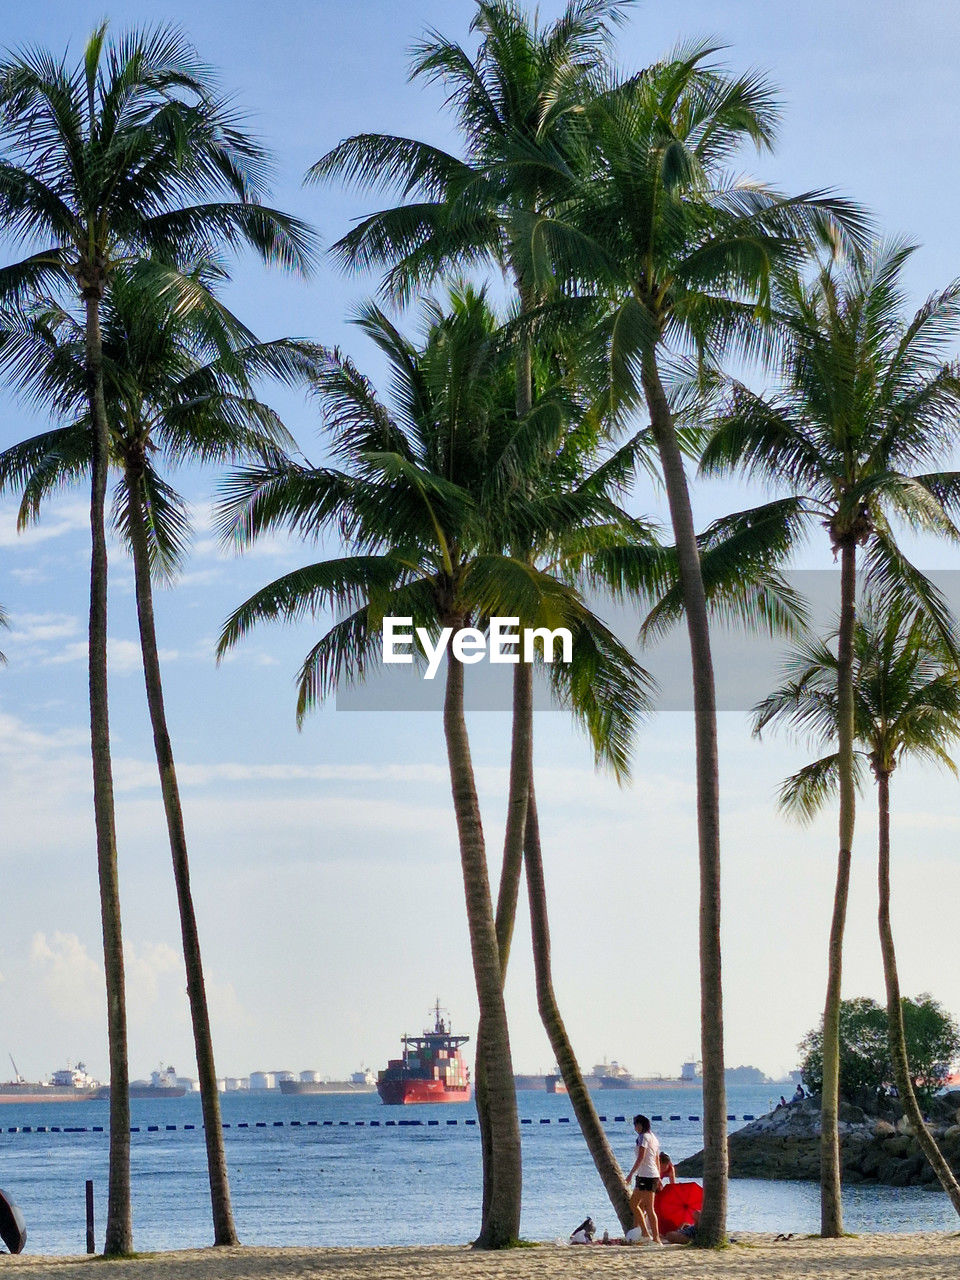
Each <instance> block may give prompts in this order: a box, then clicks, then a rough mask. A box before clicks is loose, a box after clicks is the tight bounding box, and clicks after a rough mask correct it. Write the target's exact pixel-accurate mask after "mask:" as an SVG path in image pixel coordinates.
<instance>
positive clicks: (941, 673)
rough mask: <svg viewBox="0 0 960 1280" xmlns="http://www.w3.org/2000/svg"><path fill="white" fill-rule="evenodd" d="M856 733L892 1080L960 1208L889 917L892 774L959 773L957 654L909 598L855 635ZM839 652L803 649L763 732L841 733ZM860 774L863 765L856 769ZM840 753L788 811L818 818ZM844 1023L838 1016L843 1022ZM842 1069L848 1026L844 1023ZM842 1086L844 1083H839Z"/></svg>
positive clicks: (805, 778)
mask: <svg viewBox="0 0 960 1280" xmlns="http://www.w3.org/2000/svg"><path fill="white" fill-rule="evenodd" d="M851 647H852V673H851V681H852V686H853V740H854V747H855V750H857V754H858V755H859V756H860V757H861V759H862V760H865V761H866V762H867V763H868V764H869V766H870V769H871V771H872V773H873V776H874V779H875V780H876V784H877V814H878V845H877V847H878V857H877V882H878V888H879V895H878V896H879V908H878V924H879V932H880V950H881V954H882V957H883V974H884V984H885V987H886V995H887V1041H888V1053H889V1061H890V1064H891V1070H892V1074H893V1082H894V1084H895V1085H896V1086H897V1092H898V1094H899V1097H900V1103H901V1106H902V1107H903V1113H904V1115H905V1116H906V1117H907V1119H908V1120H909V1121H910V1123H911V1125H912V1126H913V1129H914V1132H915V1133H916V1136H917V1141H918V1143H919V1144H920V1148H921V1150H922V1151H923V1153H924V1155H925V1156H926V1157H927V1160H928V1161H929V1163H930V1166H931V1167H932V1169H933V1170H934V1172H935V1173H936V1175H937V1178H938V1179H939V1181H940V1185H941V1186H942V1187H943V1189H944V1191H945V1192H946V1193H947V1195H948V1196H949V1197H950V1201H951V1203H952V1204H953V1207H954V1208H955V1209H956V1211H957V1213H960V1184H958V1182H957V1179H956V1178H955V1177H954V1174H953V1171H952V1170H951V1168H950V1165H949V1163H948V1162H947V1160H946V1159H945V1158H944V1155H943V1153H942V1152H941V1150H940V1148H939V1146H938V1145H937V1141H936V1139H935V1138H934V1136H933V1134H932V1133H931V1131H930V1129H929V1128H928V1126H927V1125H926V1123H925V1122H924V1118H923V1112H922V1110H921V1108H920V1104H919V1102H918V1101H917V1093H916V1089H915V1085H914V1072H911V1068H910V1063H909V1059H908V1055H907V1041H906V1032H905V1027H904V1011H903V1000H902V998H901V995H900V978H899V974H898V971H897V956H896V950H895V947H894V941H893V931H892V928H891V925H890V778H891V775H892V774H893V772H894V770H895V769H896V768H897V766H898V764H900V763H901V762H902V761H903V760H904V759H910V758H917V759H920V760H926V761H932V762H934V763H936V764H938V765H940V766H942V767H944V768H947V769H949V770H950V772H951V773H953V774H954V775H956V774H957V768H956V765H955V764H954V762H953V759H952V758H951V756H950V754H949V752H948V745H949V744H950V743H951V741H952V740H955V739H957V738H958V737H960V672H958V670H957V665H956V661H955V657H954V655H953V653H952V652H950V651H949V650H948V649H946V648H945V646H944V644H943V642H942V640H941V638H940V636H939V634H938V633H937V631H936V630H934V629H933V628H932V627H931V625H930V622H929V620H928V619H927V618H925V617H924V616H923V614H922V613H917V612H916V611H913V612H910V611H908V610H907V609H906V608H904V606H903V605H902V604H896V603H895V604H893V605H892V606H891V607H890V608H889V609H887V610H883V609H878V608H877V607H876V606H874V605H873V604H872V603H871V602H870V601H868V602H867V603H866V604H864V605H862V606H861V608H860V611H859V617H858V619H857V621H856V623H855V625H854V630H853V637H852V646H851ZM838 667H839V656H838V654H835V653H834V651H833V649H832V648H831V647H830V646H829V644H825V643H822V642H813V643H811V644H807V645H805V646H803V647H801V648H799V649H798V650H797V651H796V652H795V653H794V654H793V655H792V656H791V658H790V660H789V663H788V679H787V681H786V683H784V684H783V685H781V686H780V687H779V688H778V689H776V690H775V691H774V692H773V693H771V694H770V695H769V696H768V697H767V698H766V699H764V701H763V702H762V703H761V704H760V705H759V706H758V707H757V708H756V709H755V732H757V733H760V732H761V731H762V730H763V728H765V727H766V726H767V725H769V724H786V725H790V726H793V727H795V728H799V729H801V730H802V731H803V732H804V733H805V734H806V735H807V736H808V737H809V738H811V739H812V740H813V741H815V742H816V743H818V745H821V746H833V745H834V744H835V743H836V742H837V739H838V736H839V726H840V712H839V706H840V701H839V700H840V691H839V680H838V676H837V672H838ZM854 772H855V776H856V769H855V770H854ZM839 774H840V757H839V753H838V752H831V754H829V755H827V756H823V757H821V758H820V759H819V760H815V761H814V762H813V763H812V764H809V765H806V766H805V767H804V768H803V769H801V770H800V771H799V772H798V773H795V774H794V775H793V776H792V777H790V778H788V779H787V780H786V781H785V782H784V784H783V786H782V787H781V791H780V796H781V804H782V805H783V807H784V808H786V809H787V810H788V811H793V812H795V813H798V814H800V815H801V816H804V817H812V816H813V815H814V814H815V813H817V812H818V811H819V810H820V809H821V808H822V807H823V805H824V803H825V802H826V800H827V799H828V798H831V797H832V796H833V794H834V793H835V791H836V790H837V786H838V783H839ZM838 1027H839V1023H838ZM825 1028H826V1019H824V1024H823V1029H822V1030H821V1035H820V1042H821V1048H820V1058H821V1075H822V1077H823V1080H824V1082H825V1081H826V1071H827V1068H826V1062H827V1057H826V1035H825ZM837 1069H838V1076H839V1030H838V1068H837ZM838 1088H839V1086H838Z"/></svg>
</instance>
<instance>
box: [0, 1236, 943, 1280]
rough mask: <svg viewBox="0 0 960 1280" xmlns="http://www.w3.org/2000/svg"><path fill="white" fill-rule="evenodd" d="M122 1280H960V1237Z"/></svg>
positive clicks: (457, 1255)
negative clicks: (860, 1279) (861, 1279)
mask: <svg viewBox="0 0 960 1280" xmlns="http://www.w3.org/2000/svg"><path fill="white" fill-rule="evenodd" d="M102 1266H103V1260H102V1259H98V1258H96V1257H89V1258H88V1257H84V1256H79V1257H57V1258H53V1257H46V1258H44V1257H31V1256H29V1255H26V1256H22V1257H16V1258H15V1257H10V1256H9V1255H3V1256H0V1275H2V1276H4V1277H13V1276H19V1275H24V1276H28V1277H29V1280H46V1277H50V1280H70V1277H72V1276H74V1275H79V1274H80V1273H81V1271H82V1269H83V1268H91V1267H92V1268H93V1269H94V1270H95V1271H96V1272H98V1273H100V1274H103V1273H102V1272H101V1267H102ZM107 1266H108V1269H109V1275H110V1276H111V1277H112V1278H113V1280H327V1277H329V1278H330V1280H413V1278H414V1277H416V1280H583V1277H594V1276H612V1277H621V1276H623V1277H631V1278H633V1277H640V1278H645V1277H647V1276H660V1275H663V1276H670V1277H678V1278H682V1277H691V1278H692V1277H703V1276H718V1277H722V1278H723V1280H754V1278H756V1280H761V1278H762V1280H801V1278H802V1280H810V1278H811V1277H820V1276H826V1277H830V1280H846V1278H847V1277H852V1276H865V1277H878V1278H880V1277H884V1278H889V1280H893V1278H894V1277H896V1280H956V1278H957V1276H960V1233H958V1234H946V1233H938V1234H927V1235H872V1236H859V1237H851V1238H848V1239H845V1240H820V1239H819V1238H817V1237H802V1238H797V1239H794V1240H786V1241H783V1240H780V1241H775V1240H774V1239H773V1237H772V1236H769V1235H757V1234H752V1233H747V1234H741V1235H739V1236H738V1243H737V1244H734V1245H731V1247H730V1248H729V1249H724V1250H719V1251H717V1252H716V1253H704V1252H701V1251H700V1250H696V1249H687V1248H681V1247H673V1248H663V1249H658V1250H656V1251H654V1250H650V1249H645V1248H640V1247H637V1248H615V1247H610V1248H602V1247H596V1246H595V1247H593V1248H587V1247H579V1248H578V1247H569V1246H565V1245H559V1244H545V1245H539V1246H537V1247H535V1248H526V1249H513V1250H508V1251H505V1252H500V1253H474V1252H473V1251H472V1250H471V1249H469V1248H466V1247H454V1246H450V1245H437V1246H431V1247H426V1248H403V1249H266V1248H244V1247H240V1248H237V1249H188V1250H183V1251H180V1252H173V1253H153V1254H144V1255H142V1256H140V1257H137V1258H130V1259H121V1260H117V1261H112V1262H110V1263H109V1264H107Z"/></svg>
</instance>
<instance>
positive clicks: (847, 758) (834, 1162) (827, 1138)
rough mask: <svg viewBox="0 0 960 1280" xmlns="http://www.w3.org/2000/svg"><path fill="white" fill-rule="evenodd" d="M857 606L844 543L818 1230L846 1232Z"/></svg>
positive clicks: (853, 564) (851, 557)
mask: <svg viewBox="0 0 960 1280" xmlns="http://www.w3.org/2000/svg"><path fill="white" fill-rule="evenodd" d="M856 608H857V547H856V543H855V542H853V541H851V540H849V539H848V540H846V541H845V542H843V543H842V544H841V548H840V627H839V631H838V634H837V743H838V771H839V783H840V852H839V854H838V857H837V882H836V887H835V889H834V895H833V919H832V921H831V924H830V943H829V948H828V954H827V995H826V1001H825V1003H824V1008H823V1092H822V1094H821V1097H820V1234H821V1235H822V1236H830V1237H837V1236H841V1235H843V1200H842V1194H841V1190H840V1134H839V1130H838V1128H837V1123H838V1112H839V1107H840V985H841V978H842V973H843V931H844V926H845V924H846V918H847V897H848V895H849V892H850V860H851V856H852V849H853V827H854V820H855V817H856V788H855V783H854V772H853V731H854V723H853V629H854V624H855V622H856Z"/></svg>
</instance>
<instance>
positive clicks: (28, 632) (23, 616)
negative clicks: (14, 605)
mask: <svg viewBox="0 0 960 1280" xmlns="http://www.w3.org/2000/svg"><path fill="white" fill-rule="evenodd" d="M11 623H12V625H11V627H10V630H9V632H8V633H7V636H6V637H5V641H6V643H7V644H8V646H9V645H17V644H29V645H37V644H43V643H44V642H46V641H49V640H66V639H69V638H70V637H71V636H75V635H77V634H78V633H79V631H80V619H79V618H77V617H75V616H74V615H73V614H69V613H18V614H17V615H16V616H15V617H13V618H12V619H11Z"/></svg>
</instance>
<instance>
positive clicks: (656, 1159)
mask: <svg viewBox="0 0 960 1280" xmlns="http://www.w3.org/2000/svg"><path fill="white" fill-rule="evenodd" d="M633 1127H634V1129H635V1130H636V1133H637V1157H636V1159H635V1160H634V1162H633V1167H632V1168H631V1170H630V1172H629V1173H628V1174H627V1186H628V1187H629V1185H630V1179H631V1178H633V1177H634V1176H636V1182H635V1184H634V1188H633V1190H632V1191H631V1192H630V1208H631V1209H632V1210H633V1221H634V1223H635V1224H636V1226H638V1227H639V1228H640V1230H641V1232H642V1233H643V1238H644V1240H653V1243H654V1244H660V1243H661V1240H660V1227H659V1225H658V1223H657V1213H656V1210H655V1209H654V1207H653V1197H654V1196H655V1195H656V1193H657V1191H658V1190H659V1187H660V1140H659V1139H658V1138H657V1136H656V1134H655V1133H653V1132H652V1131H651V1129H650V1121H649V1119H648V1118H647V1117H646V1116H634V1117H633Z"/></svg>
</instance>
